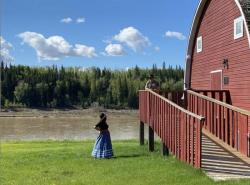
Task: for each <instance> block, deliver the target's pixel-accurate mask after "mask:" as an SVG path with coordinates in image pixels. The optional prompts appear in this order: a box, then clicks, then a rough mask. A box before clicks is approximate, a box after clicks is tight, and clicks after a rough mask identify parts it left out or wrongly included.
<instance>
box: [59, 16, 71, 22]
mask: <svg viewBox="0 0 250 185" xmlns="http://www.w3.org/2000/svg"><path fill="white" fill-rule="evenodd" d="M72 21H73V20H72V19H71V18H70V17H67V18H63V19H62V20H61V22H62V23H71V22H72Z"/></svg>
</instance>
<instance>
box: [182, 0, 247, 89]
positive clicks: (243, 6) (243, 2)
mask: <svg viewBox="0 0 250 185" xmlns="http://www.w3.org/2000/svg"><path fill="white" fill-rule="evenodd" d="M208 1H209V0H200V3H199V6H198V9H197V11H196V13H195V17H194V20H193V25H192V28H191V32H190V36H189V43H188V49H187V58H186V70H185V76H184V78H185V80H184V83H185V84H184V89H189V88H190V85H191V84H190V82H191V62H192V61H191V60H192V56H191V55H192V51H193V46H194V44H195V35H196V31H197V29H198V27H199V22H200V20H201V17H202V13H203V10H204V8H205V6H206V3H207V2H208ZM234 1H235V3H236V5H237V7H238V8H239V10H240V12H241V14H242V17H243V19H244V25H245V28H246V34H247V37H248V42H249V47H250V34H249V33H250V0H234Z"/></svg>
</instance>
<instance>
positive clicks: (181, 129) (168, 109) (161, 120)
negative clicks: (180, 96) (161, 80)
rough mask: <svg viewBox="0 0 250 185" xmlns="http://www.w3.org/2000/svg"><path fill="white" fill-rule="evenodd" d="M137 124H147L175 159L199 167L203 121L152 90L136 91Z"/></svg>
mask: <svg viewBox="0 0 250 185" xmlns="http://www.w3.org/2000/svg"><path fill="white" fill-rule="evenodd" d="M139 112H140V121H141V122H143V123H147V124H148V125H149V126H150V127H151V128H152V129H153V130H154V131H155V133H157V134H158V136H159V137H160V138H161V139H162V141H163V143H164V144H165V145H166V147H167V148H168V149H169V151H170V152H171V153H172V154H173V155H175V156H176V157H177V158H178V159H180V160H182V161H184V162H186V163H188V164H190V165H192V166H194V167H196V168H200V167H201V134H202V125H203V123H204V118H203V117H201V116H198V115H196V114H194V113H192V112H190V111H187V110H185V109H183V108H182V107H180V106H178V105H177V104H175V103H173V102H172V101H170V100H168V99H167V98H165V97H163V96H161V95H159V94H157V93H155V92H153V91H152V90H145V91H139Z"/></svg>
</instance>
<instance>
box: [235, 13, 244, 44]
mask: <svg viewBox="0 0 250 185" xmlns="http://www.w3.org/2000/svg"><path fill="white" fill-rule="evenodd" d="M241 37H243V18H242V17H239V18H237V19H235V20H234V39H238V38H241Z"/></svg>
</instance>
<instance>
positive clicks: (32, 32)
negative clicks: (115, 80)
mask: <svg viewBox="0 0 250 185" xmlns="http://www.w3.org/2000/svg"><path fill="white" fill-rule="evenodd" d="M0 2H1V5H0V6H1V9H2V10H1V12H2V13H1V14H2V15H1V19H2V20H1V22H2V24H1V36H2V37H1V51H2V55H3V58H4V59H5V60H9V61H12V63H13V64H24V65H30V66H50V65H59V66H61V65H63V66H81V67H85V68H87V67H91V66H98V67H101V68H103V67H107V68H114V69H125V68H129V67H134V66H135V65H138V66H140V67H151V66H152V65H153V64H157V66H161V65H162V63H163V61H165V62H166V64H167V65H169V64H171V65H182V66H184V62H185V55H186V48H187V42H188V39H187V38H188V35H189V30H190V27H191V24H192V20H193V16H194V12H195V10H196V7H197V4H198V0H189V1H181V2H180V1H172V0H171V1H170V0H105V1H104V0H1V1H0Z"/></svg>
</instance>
